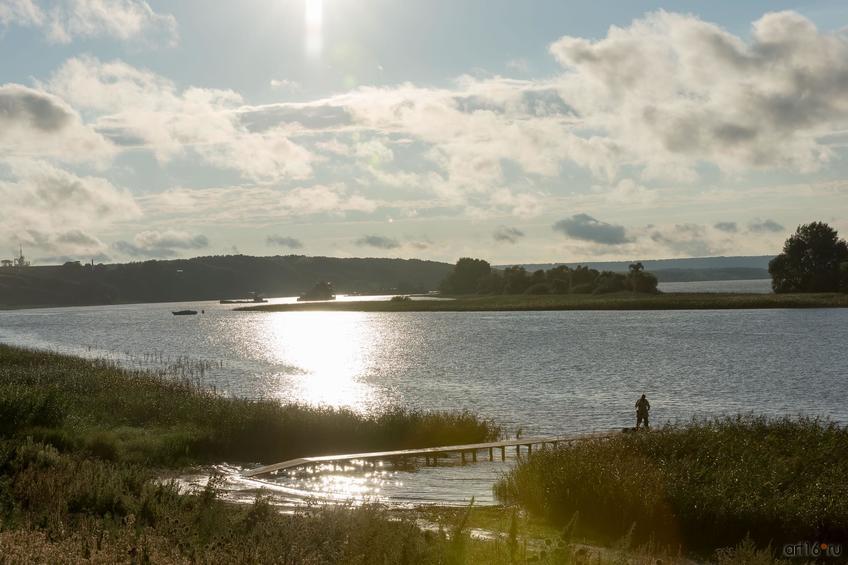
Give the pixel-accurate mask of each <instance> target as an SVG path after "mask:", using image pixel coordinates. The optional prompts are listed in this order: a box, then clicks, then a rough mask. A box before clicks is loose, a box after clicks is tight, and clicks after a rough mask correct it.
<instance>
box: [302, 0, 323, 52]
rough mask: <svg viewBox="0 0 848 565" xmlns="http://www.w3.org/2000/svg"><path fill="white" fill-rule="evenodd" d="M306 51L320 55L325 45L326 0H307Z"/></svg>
mask: <svg viewBox="0 0 848 565" xmlns="http://www.w3.org/2000/svg"><path fill="white" fill-rule="evenodd" d="M305 2H306V5H305V9H304V14H305V16H304V24H305V30H306V53H307V54H308V55H309V56H310V57H318V56H320V55H321V50H322V48H323V46H324V31H323V28H324V0H305Z"/></svg>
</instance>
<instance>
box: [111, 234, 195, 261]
mask: <svg viewBox="0 0 848 565" xmlns="http://www.w3.org/2000/svg"><path fill="white" fill-rule="evenodd" d="M207 247H209V239H208V238H207V237H206V236H205V235H203V234H191V233H188V232H185V231H180V230H166V231H162V232H160V231H156V230H148V231H143V232H141V233H138V234H136V236H135V238H133V241H132V242H129V241H117V242H115V243H114V244H112V248H113V249H114V250H115V251H117V252H118V253H121V254H123V255H127V256H130V257H151V258H158V259H164V258H168V257H175V256H177V255H179V254H180V253H181V252H183V251H196V250H199V249H205V248H207Z"/></svg>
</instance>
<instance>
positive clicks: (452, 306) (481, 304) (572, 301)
mask: <svg viewBox="0 0 848 565" xmlns="http://www.w3.org/2000/svg"><path fill="white" fill-rule="evenodd" d="M846 307H848V294H835V293H827V294H730V293H686V294H684V293H674V294H644V293H637V292H619V293H614V294H601V295H597V294H559V295H542V296H537V295H517V296H509V295H506V296H505V295H501V296H459V297H456V299H455V300H409V301H395V300H391V301H361V302H320V303H303V302H301V303H297V304H265V305H262V306H249V307H245V308H237V310H244V311H260V312H291V311H302V310H333V311H347V312H499V311H512V310H729V309H739V310H742V309H758V308H846Z"/></svg>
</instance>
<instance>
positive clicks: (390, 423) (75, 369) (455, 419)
mask: <svg viewBox="0 0 848 565" xmlns="http://www.w3.org/2000/svg"><path fill="white" fill-rule="evenodd" d="M498 435H499V430H498V428H497V427H495V426H493V425H492V424H490V423H489V422H486V421H482V420H480V419H478V418H476V417H474V416H472V415H470V414H467V413H459V414H449V413H432V414H431V413H416V412H409V411H402V410H397V411H394V412H390V413H387V414H384V415H381V416H377V417H373V418H369V417H365V416H361V415H357V414H355V413H352V412H347V411H343V410H329V409H326V410H324V409H315V408H308V407H303V406H281V405H279V404H276V403H273V402H252V401H247V400H238V399H228V398H223V397H221V396H218V395H215V394H213V393H211V392H207V391H204V390H201V389H200V388H198V387H196V386H194V385H192V384H190V383H188V382H184V381H180V382H176V381H173V380H166V379H163V378H161V377H157V376H153V375H151V374H147V373H139V372H127V371H123V370H120V369H118V368H116V367H114V366H112V365H110V364H108V363H103V362H96V361H86V360H82V359H77V358H72V357H66V356H61V355H56V354H51V353H41V352H33V351H27V350H22V349H17V348H11V347H7V346H2V345H0V555H2V559H0V561H3V562H43V563H58V562H63V563H65V562H78V561H82V560H91V561H93V562H98V563H113V562H134V563H146V562H150V561H153V562H217V563H273V562H278V563H377V562H379V563H445V562H447V561H449V560H450V559H459V558H460V557H461V556H462V555H464V553H463V551H464V549H462V548H457V547H456V544H453V543H452V542H449V540H448V538H447V536H446V535H436V534H427V533H424V532H422V531H421V530H420V529H419V528H418V527H416V526H415V525H414V523H413V522H412V521H410V520H406V519H403V520H398V519H396V518H395V517H392V518H390V517H388V516H387V515H386V512H385V511H384V510H382V509H379V508H372V507H365V508H359V509H349V508H336V509H321V510H310V511H307V512H304V513H298V514H295V515H283V514H280V513H279V512H277V511H276V510H275V509H274V508H273V507H272V506H270V505H269V504H268V502H267V501H265V500H261V499H260V500H258V501H257V502H256V504H254V505H252V506H250V507H240V506H235V505H231V504H227V503H225V502H223V501H221V500H219V497H218V491H217V486H218V483H217V482H216V481H212V482H211V484H210V486H209V487H208V488H207V489H206V491H204V492H203V493H201V494H199V495H184V494H180V493H179V492H178V488H177V486H176V485H175V484H172V483H162V482H160V481H156V480H155V479H156V477H157V476H159V474H160V473H161V472H162V471H163V470H164V469H167V468H177V467H180V466H182V465H186V464H189V463H201V462H213V461H214V462H220V461H221V460H229V461H234V460H236V461H257V460H262V461H269V462H270V461H275V460H280V459H285V458H288V457H296V456H303V455H309V454H321V453H327V452H333V451H347V450H351V449H354V450H360V449H361V450H380V449H390V448H403V447H413V446H420V445H434V444H443V443H454V442H459V443H464V442H476V441H484V440H489V439H494V438H495V437H497V436H498ZM460 549H462V551H460Z"/></svg>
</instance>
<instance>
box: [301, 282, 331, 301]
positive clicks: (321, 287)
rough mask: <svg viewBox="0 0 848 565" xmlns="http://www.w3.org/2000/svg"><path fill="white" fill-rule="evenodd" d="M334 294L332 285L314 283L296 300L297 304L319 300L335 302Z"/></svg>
mask: <svg viewBox="0 0 848 565" xmlns="http://www.w3.org/2000/svg"><path fill="white" fill-rule="evenodd" d="M335 299H336V293H335V291H334V290H333V285H332V284H330V283H328V282H319V283H316V284H315V286H313V287H312V288H311V289H309V290H308V291H307V292H304V293H303V294H301V295H300V297H299V298H298V299H297V301H298V302H314V301H319V300H335Z"/></svg>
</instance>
